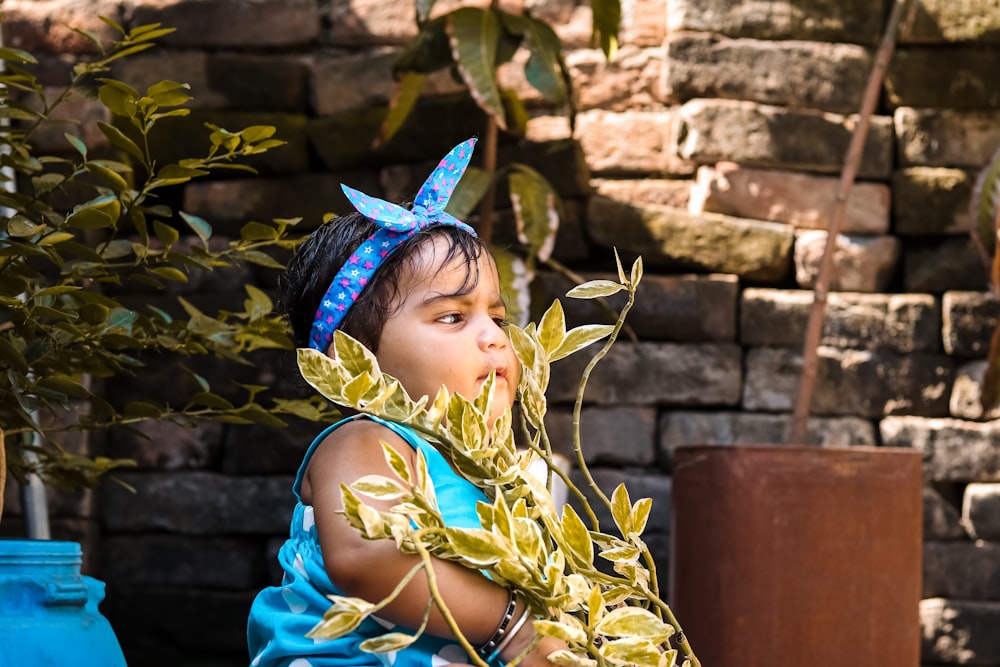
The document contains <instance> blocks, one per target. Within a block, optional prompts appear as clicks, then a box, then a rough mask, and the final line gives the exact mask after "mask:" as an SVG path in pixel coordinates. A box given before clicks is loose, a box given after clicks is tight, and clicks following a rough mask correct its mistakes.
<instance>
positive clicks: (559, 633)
mask: <svg viewBox="0 0 1000 667" xmlns="http://www.w3.org/2000/svg"><path fill="white" fill-rule="evenodd" d="M534 628H535V632H537V633H538V634H540V635H545V636H546V637H555V638H557V639H561V640H563V641H564V642H568V643H572V644H584V645H585V644H586V643H587V633H586V631H584V630H583V628H578V627H574V626H571V625H569V624H567V623H557V622H555V621H547V620H544V619H535V621H534Z"/></svg>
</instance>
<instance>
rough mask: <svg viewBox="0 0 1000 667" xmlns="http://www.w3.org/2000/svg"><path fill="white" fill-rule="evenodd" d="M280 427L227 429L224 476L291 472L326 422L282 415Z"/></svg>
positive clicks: (248, 426) (223, 444)
mask: <svg viewBox="0 0 1000 667" xmlns="http://www.w3.org/2000/svg"><path fill="white" fill-rule="evenodd" d="M285 420H286V421H287V423H288V425H287V426H285V427H283V428H274V427H270V426H261V425H259V424H254V425H247V426H234V427H232V428H227V429H226V432H225V435H224V437H223V438H222V446H223V455H222V472H224V473H225V474H227V475H294V474H295V473H296V472H298V469H299V466H300V465H301V464H302V457H303V456H304V455H305V453H306V448H307V447H308V446H309V444H310V443H311V442H312V441H313V439H314V438H315V437H316V436H317V435H319V433H320V431H322V430H323V428H325V427H326V424H317V423H315V422H310V421H306V420H304V419H289V418H287V417H286V418H285Z"/></svg>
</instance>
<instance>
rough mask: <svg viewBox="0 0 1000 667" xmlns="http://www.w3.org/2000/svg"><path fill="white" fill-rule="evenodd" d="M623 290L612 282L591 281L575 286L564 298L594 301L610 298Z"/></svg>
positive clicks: (622, 286) (619, 285) (623, 287)
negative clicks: (600, 298) (599, 298)
mask: <svg viewBox="0 0 1000 667" xmlns="http://www.w3.org/2000/svg"><path fill="white" fill-rule="evenodd" d="M623 289H625V286H624V285H621V284H619V283H616V282H614V281H612V280H591V281H589V282H585V283H583V284H582V285H577V286H576V287H574V288H573V289H571V290H570V291H568V292H566V296H568V297H572V298H574V299H596V298H598V297H605V296H611V295H612V294H617V293H618V292H621V291H622V290H623Z"/></svg>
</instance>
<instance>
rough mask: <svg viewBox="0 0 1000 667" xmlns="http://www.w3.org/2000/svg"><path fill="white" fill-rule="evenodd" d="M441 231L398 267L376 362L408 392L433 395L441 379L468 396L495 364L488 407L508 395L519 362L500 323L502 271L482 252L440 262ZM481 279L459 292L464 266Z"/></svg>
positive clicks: (498, 406)
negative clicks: (468, 260)
mask: <svg viewBox="0 0 1000 667" xmlns="http://www.w3.org/2000/svg"><path fill="white" fill-rule="evenodd" d="M446 244H447V240H446V239H445V238H443V237H442V236H435V237H433V238H431V239H429V240H428V241H427V242H426V243H424V244H422V245H421V246H420V247H419V248H417V249H416V250H415V253H414V256H413V258H412V259H413V263H412V265H411V266H410V267H409V268H404V269H403V271H402V273H401V275H400V281H399V284H400V286H401V290H400V298H401V302H400V303H398V304H397V305H398V308H396V309H395V310H394V312H393V314H392V315H391V316H390V317H389V319H388V320H386V322H385V326H384V327H383V329H382V337H381V338H380V339H379V344H378V353H377V354H376V355H375V356H376V358H377V359H378V363H379V366H380V367H381V368H382V370H383V371H384V372H386V373H388V374H389V375H392V376H393V377H395V378H397V379H398V380H399V381H400V382H401V383H402V385H403V388H404V389H406V392H407V393H408V394H409V395H410V396H411V397H412V398H414V399H417V398H419V397H421V396H425V395H426V396H430V397H431V398H433V397H434V396H435V395H436V394H437V392H438V389H440V387H441V385H444V386H445V387H447V388H448V390H449V391H450V392H452V393H458V394H461V395H462V396H464V397H465V398H468V399H474V398H475V397H476V396H477V395H478V394H479V390H480V388H481V387H482V386H483V383H485V382H486V379H487V377H488V376H489V374H490V372H491V371H496V382H495V384H494V402H493V406H494V414H493V415H492V417H493V418H496V417H497V416H499V414H500V413H501V412H502V411H503V408H504V406H510V405H513V403H514V398H515V394H516V392H517V383H518V379H519V377H520V367H519V366H518V362H517V357H515V356H514V350H513V348H512V347H511V344H510V340H509V339H508V338H507V334H506V332H505V331H504V330H503V328H502V323H503V321H504V318H505V317H506V315H507V309H506V307H505V306H504V303H503V300H502V299H501V297H500V279H499V277H498V275H497V270H496V266H495V264H494V263H493V260H492V258H490V257H488V256H486V255H483V256H481V257H480V258H479V262H478V267H466V266H465V264H464V263H463V261H462V260H461V258H459V259H456V260H455V261H453V262H451V263H449V264H448V265H446V266H441V265H440V259H439V258H441V257H443V256H444V255H445V253H446V250H447V246H446ZM468 270H472V271H473V272H474V273H473V277H475V275H476V273H475V272H476V271H478V275H479V281H478V283H477V284H476V286H475V288H474V289H473V290H472V291H471V292H469V293H468V294H461V295H460V294H458V292H459V291H460V290H461V289H462V287H463V286H464V285H465V283H466V276H467V271H468Z"/></svg>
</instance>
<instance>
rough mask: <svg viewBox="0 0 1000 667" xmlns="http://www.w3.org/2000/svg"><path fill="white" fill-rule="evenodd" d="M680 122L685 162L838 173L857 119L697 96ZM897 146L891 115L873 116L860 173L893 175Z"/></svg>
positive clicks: (681, 114) (683, 109)
mask: <svg viewBox="0 0 1000 667" xmlns="http://www.w3.org/2000/svg"><path fill="white" fill-rule="evenodd" d="M678 120H679V123H680V127H679V129H678V134H677V145H678V153H679V154H680V156H681V157H682V158H684V159H686V160H692V161H694V162H698V163H701V164H706V163H715V162H720V161H725V160H729V161H732V162H740V163H743V164H747V165H750V166H757V167H774V168H779V169H797V170H803V171H814V172H819V173H839V172H840V171H841V169H842V168H843V162H844V156H845V155H846V154H847V146H848V144H849V143H850V139H851V132H852V129H853V127H854V124H855V123H856V122H857V117H856V116H853V115H851V116H844V115H840V114H835V113H829V112H820V111H813V110H806V109H788V108H785V107H778V106H771V105H765V104H756V103H754V102H742V101H734V100H708V99H698V100H691V101H690V102H686V103H685V104H684V105H683V106H681V108H680V112H679V116H678ZM892 145H893V136H892V119H891V118H889V117H887V116H873V117H872V119H871V126H870V127H869V130H868V137H867V141H866V142H865V148H864V151H863V154H862V157H861V163H860V165H859V168H858V177H859V178H871V179H888V177H889V175H890V174H891V173H892Z"/></svg>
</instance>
